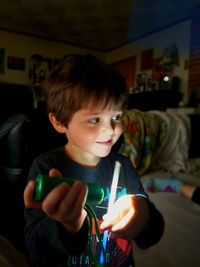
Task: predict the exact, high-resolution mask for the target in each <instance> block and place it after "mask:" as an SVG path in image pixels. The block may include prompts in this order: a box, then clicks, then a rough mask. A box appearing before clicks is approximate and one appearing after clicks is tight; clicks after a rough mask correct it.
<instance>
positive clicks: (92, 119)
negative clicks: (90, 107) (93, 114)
mask: <svg viewBox="0 0 200 267" xmlns="http://www.w3.org/2000/svg"><path fill="white" fill-rule="evenodd" d="M99 121H100V119H99V118H91V119H89V123H91V124H96V123H98V122H99Z"/></svg>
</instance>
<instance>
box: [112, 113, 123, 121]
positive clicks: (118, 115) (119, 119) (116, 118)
mask: <svg viewBox="0 0 200 267" xmlns="http://www.w3.org/2000/svg"><path fill="white" fill-rule="evenodd" d="M121 119H122V115H121V114H117V115H115V116H113V117H112V121H113V122H120V121H121Z"/></svg>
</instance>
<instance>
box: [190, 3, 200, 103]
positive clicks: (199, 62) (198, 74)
mask: <svg viewBox="0 0 200 267" xmlns="http://www.w3.org/2000/svg"><path fill="white" fill-rule="evenodd" d="M191 17H192V19H191V20H192V26H191V46H190V61H189V94H190V96H191V99H190V100H191V103H190V104H191V105H193V106H197V107H199V106H200V5H198V6H195V7H194V8H193V9H192V12H191Z"/></svg>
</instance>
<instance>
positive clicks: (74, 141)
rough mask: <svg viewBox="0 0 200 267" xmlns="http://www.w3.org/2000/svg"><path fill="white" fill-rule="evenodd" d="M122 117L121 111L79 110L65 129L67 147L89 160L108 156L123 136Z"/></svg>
mask: <svg viewBox="0 0 200 267" xmlns="http://www.w3.org/2000/svg"><path fill="white" fill-rule="evenodd" d="M121 117H122V111H121V110H110V109H106V110H105V109H104V110H100V109H99V108H98V107H97V108H86V109H80V110H78V111H77V112H76V113H75V114H74V115H73V117H72V119H71V121H70V123H69V124H68V127H67V128H65V134H66V136H67V139H68V144H67V147H68V148H72V149H70V151H73V152H75V153H79V154H81V155H83V156H84V157H86V156H88V159H92V158H93V156H94V157H98V158H100V157H105V156H107V155H108V154H109V153H110V151H111V148H112V146H113V145H114V144H115V143H116V141H117V140H118V138H119V137H120V135H121V134H122V122H121ZM72 156H73V155H72Z"/></svg>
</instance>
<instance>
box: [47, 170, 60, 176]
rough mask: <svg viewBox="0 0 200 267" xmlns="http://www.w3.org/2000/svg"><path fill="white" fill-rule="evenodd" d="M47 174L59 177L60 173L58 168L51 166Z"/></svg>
mask: <svg viewBox="0 0 200 267" xmlns="http://www.w3.org/2000/svg"><path fill="white" fill-rule="evenodd" d="M49 176H53V177H54V176H60V177H61V176H62V175H61V173H60V171H59V170H57V169H54V168H52V169H50V170H49Z"/></svg>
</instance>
